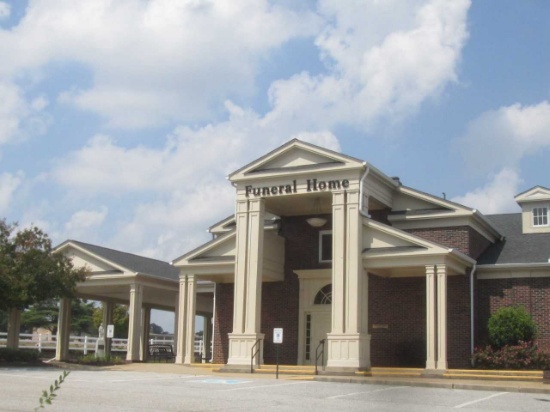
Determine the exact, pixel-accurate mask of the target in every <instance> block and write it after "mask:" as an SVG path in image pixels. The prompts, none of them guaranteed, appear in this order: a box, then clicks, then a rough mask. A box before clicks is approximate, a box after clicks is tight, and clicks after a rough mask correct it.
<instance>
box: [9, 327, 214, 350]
mask: <svg viewBox="0 0 550 412" xmlns="http://www.w3.org/2000/svg"><path fill="white" fill-rule="evenodd" d="M151 337H152V339H150V340H149V343H150V344H155V343H160V344H166V345H173V344H174V338H173V336H172V335H151ZM7 338H8V334H7V332H0V347H2V348H3V347H5V346H6V341H7ZM97 339H98V338H96V337H92V336H71V337H70V338H69V349H70V350H75V351H82V352H83V354H84V355H86V354H87V353H88V352H95V347H96V342H97ZM56 341H57V336H56V335H51V334H49V333H48V334H41V333H20V334H19V347H20V348H25V349H36V350H37V351H38V352H42V350H48V349H50V350H55V345H56ZM127 349H128V339H118V338H113V339H112V340H111V352H126V351H127ZM195 353H197V354H198V353H204V342H203V341H202V339H195Z"/></svg>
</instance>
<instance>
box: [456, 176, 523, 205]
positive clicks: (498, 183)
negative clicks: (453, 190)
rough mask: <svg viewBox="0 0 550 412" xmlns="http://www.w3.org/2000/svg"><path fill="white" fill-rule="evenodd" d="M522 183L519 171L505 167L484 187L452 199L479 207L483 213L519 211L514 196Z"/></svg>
mask: <svg viewBox="0 0 550 412" xmlns="http://www.w3.org/2000/svg"><path fill="white" fill-rule="evenodd" d="M521 183H522V180H521V178H520V177H519V175H518V172H517V171H515V170H513V169H509V168H504V169H502V170H501V171H500V172H499V173H498V174H496V175H495V176H493V178H492V180H491V181H490V182H489V183H487V184H486V185H485V186H484V187H482V188H478V189H475V190H473V191H471V192H469V193H466V194H465V195H464V196H457V197H455V198H453V199H452V200H453V201H454V202H457V203H460V204H463V205H465V206H468V207H473V208H475V209H478V210H480V211H481V212H482V213H483V214H494V213H505V212H517V211H518V205H517V203H516V202H515V201H514V196H515V195H517V194H518V193H519V186H520V184H521Z"/></svg>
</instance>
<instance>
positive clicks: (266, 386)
mask: <svg viewBox="0 0 550 412" xmlns="http://www.w3.org/2000/svg"><path fill="white" fill-rule="evenodd" d="M312 382H314V381H301V382H290V383H281V384H280V385H259V386H246V387H240V388H231V389H223V390H221V392H232V391H242V390H248V389H258V388H279V387H281V386H288V385H300V384H302V383H312Z"/></svg>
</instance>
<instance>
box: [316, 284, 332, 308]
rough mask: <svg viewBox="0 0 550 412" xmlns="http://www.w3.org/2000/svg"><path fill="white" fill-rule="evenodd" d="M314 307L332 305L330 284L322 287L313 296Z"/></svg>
mask: <svg viewBox="0 0 550 412" xmlns="http://www.w3.org/2000/svg"><path fill="white" fill-rule="evenodd" d="M313 304H314V305H330V304H332V283H329V284H328V285H326V286H323V287H322V288H321V289H320V290H319V292H317V294H316V295H315V299H314V300H313Z"/></svg>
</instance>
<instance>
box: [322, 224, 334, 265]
mask: <svg viewBox="0 0 550 412" xmlns="http://www.w3.org/2000/svg"><path fill="white" fill-rule="evenodd" d="M319 262H332V230H322V231H320V232H319Z"/></svg>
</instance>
